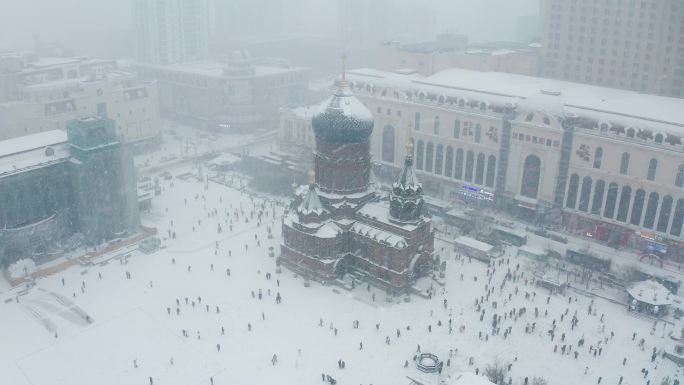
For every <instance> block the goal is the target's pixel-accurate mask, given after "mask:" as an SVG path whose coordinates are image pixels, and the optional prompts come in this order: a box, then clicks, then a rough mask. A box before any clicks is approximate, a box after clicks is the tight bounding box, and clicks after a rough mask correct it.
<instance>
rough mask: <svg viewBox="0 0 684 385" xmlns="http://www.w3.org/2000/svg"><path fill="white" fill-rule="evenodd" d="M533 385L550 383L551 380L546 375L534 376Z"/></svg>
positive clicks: (547, 384)
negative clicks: (547, 379)
mask: <svg viewBox="0 0 684 385" xmlns="http://www.w3.org/2000/svg"><path fill="white" fill-rule="evenodd" d="M532 385H549V382H548V381H546V378H544V377H533V378H532Z"/></svg>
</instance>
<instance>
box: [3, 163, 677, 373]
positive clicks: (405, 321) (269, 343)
mask: <svg viewBox="0 0 684 385" xmlns="http://www.w3.org/2000/svg"><path fill="white" fill-rule="evenodd" d="M184 172H193V173H195V174H197V170H196V169H193V168H191V167H190V166H185V168H183V169H178V170H175V171H174V173H184ZM230 178H231V177H228V178H227V179H228V180H230ZM233 178H241V176H240V175H239V174H236V175H235V176H233ZM161 183H162V189H163V191H162V193H161V195H160V196H158V197H156V198H155V199H154V202H153V205H152V209H151V210H150V211H149V212H147V213H143V225H145V226H149V227H156V228H157V229H158V236H159V238H161V239H162V246H163V247H162V249H161V250H159V251H157V252H156V253H153V254H149V255H148V254H143V253H141V252H139V251H133V252H131V253H130V257H129V258H120V256H118V255H117V253H114V254H113V255H112V257H111V259H107V258H102V259H101V260H102V261H106V262H103V263H100V264H97V265H93V266H79V265H76V266H72V267H71V268H69V269H67V270H65V271H63V272H60V273H57V274H54V275H51V276H49V277H47V278H42V279H39V280H37V281H36V285H35V286H34V287H32V288H31V289H29V290H28V291H24V286H21V287H18V288H14V289H10V288H9V287H5V286H3V287H2V288H0V294H1V296H2V298H3V300H4V303H3V304H1V305H0V308H1V309H2V310H1V311H0V314H1V317H0V326H1V328H2V330H3V333H2V334H1V335H0V373H2V381H1V382H2V383H3V384H11V385H28V384H32V385H62V384H64V385H82V384H94V383H97V384H102V385H115V384H143V385H146V384H150V383H153V384H174V385H175V384H178V385H180V384H187V385H190V384H210V383H211V382H212V381H213V383H214V384H217V385H218V384H274V383H288V384H295V383H297V384H317V383H327V382H325V380H326V375H328V376H330V377H331V378H334V379H335V380H336V381H337V382H338V383H339V384H364V385H366V384H376V385H379V384H402V383H404V384H409V383H410V382H411V380H410V379H409V378H407V377H411V378H420V379H421V381H424V382H425V383H426V384H428V383H434V384H437V383H439V381H440V380H445V382H446V383H449V379H450V377H451V379H453V378H456V376H458V374H459V373H462V372H472V373H474V372H476V371H477V372H479V374H480V375H482V373H483V371H484V369H485V368H486V367H487V366H488V365H492V364H494V363H495V362H498V363H499V364H500V365H502V366H503V367H505V368H506V372H505V375H504V378H505V381H506V383H508V379H509V377H510V378H511V379H512V383H513V384H523V383H524V378H525V377H528V378H529V380H530V383H531V380H532V378H533V377H543V378H545V379H547V380H548V383H549V384H553V385H565V384H567V385H570V384H576V383H583V384H585V383H586V384H592V383H597V381H599V379H601V380H600V381H601V383H606V384H618V381H620V378H621V377H623V381H622V384H646V383H647V381H649V380H650V383H651V384H660V381H661V379H662V378H664V377H667V376H669V377H670V378H675V377H678V378H680V379H681V378H682V377H681V375H682V374H681V369H678V368H677V367H676V366H675V364H674V363H673V362H671V361H669V360H667V359H664V358H662V354H661V353H662V351H663V350H667V349H671V346H672V343H671V341H670V339H669V337H668V334H669V333H670V332H672V331H673V330H674V333H673V334H674V335H678V333H679V329H680V328H681V325H676V326H675V325H672V324H670V323H667V322H658V323H657V324H655V325H654V321H653V319H650V318H646V317H640V316H635V315H633V314H630V313H629V312H628V310H627V308H626V307H625V306H624V305H622V304H618V303H614V302H611V301H608V300H606V299H603V298H600V297H595V298H593V299H592V298H590V297H588V296H587V295H582V294H578V293H577V292H576V291H574V290H572V289H570V290H567V291H566V292H565V295H558V294H552V295H549V292H548V290H546V289H542V288H538V287H536V286H534V285H533V284H532V283H531V278H532V272H531V270H530V261H529V260H528V259H527V258H525V257H516V256H515V255H516V248H514V247H511V248H509V249H507V251H506V254H505V255H504V256H503V257H501V258H500V259H499V260H498V261H500V262H496V263H495V264H494V265H495V266H487V265H486V264H484V263H482V262H480V261H476V260H474V259H473V260H468V258H465V257H463V258H458V255H457V253H455V252H453V251H451V249H450V247H449V246H448V245H447V244H446V243H445V242H443V241H440V240H437V241H436V245H435V250H436V253H437V254H439V255H440V256H441V258H442V259H443V260H446V261H447V269H446V279H445V280H444V282H445V285H444V287H442V286H440V285H439V284H438V283H437V282H436V281H432V280H431V279H429V278H423V279H421V280H420V281H419V282H418V285H417V286H418V287H420V288H423V289H427V288H429V287H431V286H432V287H433V288H434V295H433V296H432V298H426V297H423V296H419V295H411V296H410V301H405V300H404V297H396V298H391V302H390V301H388V300H387V298H388V297H387V295H386V294H385V293H384V292H383V291H381V290H379V289H376V288H374V287H370V288H368V287H367V286H366V285H365V284H359V285H357V286H356V287H355V288H354V289H353V290H345V289H343V288H341V287H338V286H323V285H321V284H319V283H317V282H314V281H312V282H311V283H310V285H305V284H304V283H305V281H304V280H303V279H302V277H297V276H295V274H294V273H292V272H291V271H289V270H287V269H282V272H281V273H277V272H276V263H275V258H274V257H272V256H269V247H273V248H274V250H275V252H276V253H277V250H278V246H279V242H280V229H281V218H282V215H283V213H284V211H285V209H286V207H287V203H286V202H285V201H279V200H276V199H273V198H268V197H263V196H257V195H255V194H252V193H249V192H247V191H239V190H236V189H233V188H231V187H227V186H225V185H223V184H220V183H217V182H215V181H213V180H210V181H208V182H207V181H200V180H198V179H192V178H191V179H188V180H187V181H183V180H179V179H173V180H164V181H162V182H161ZM269 229H270V230H271V232H272V234H273V236H272V237H270V238H269V236H268V234H269ZM174 235H175V236H174ZM439 238H440V237H438V239H439ZM509 269H510V272H511V277H512V278H511V279H508V280H505V277H506V275H507V272H508V271H509ZM128 276H130V278H127V277H128ZM269 278H270V279H269ZM528 279H529V280H528ZM3 285H5V284H3ZM307 286H308V287H307ZM278 295H280V296H281V298H282V300H281V301H280V303H277V302H276V297H277V296H278ZM590 307H591V314H588V313H589V310H588V309H590ZM535 308H536V309H537V314H536V315H535ZM522 309H524V310H522ZM495 314H496V315H498V316H499V317H497V325H496V329H497V331H498V332H493V330H494V329H493V327H492V322H493V317H494V315H495ZM575 314H576V318H577V326H576V327H574V328H573V327H571V322H572V319H573V315H575ZM356 321H358V322H356ZM357 325H358V327H356V326H357ZM533 325H534V326H533ZM554 325H555V327H554ZM552 330H553V332H550V331H552ZM551 334H553V337H552V336H551ZM552 338H553V339H552ZM642 339H643V342H641V341H642ZM580 340H583V342H584V343H583V346H578V342H579V341H580ZM564 345H566V346H565V347H564ZM418 348H420V349H421V352H429V353H433V354H435V355H437V356H438V357H439V359H441V360H443V361H444V363H445V364H444V367H443V371H442V373H441V375H440V374H436V373H435V374H425V373H420V372H419V371H418V370H417V369H416V365H415V363H414V362H413V357H414V355H416V354H417V353H418ZM654 349H655V351H656V353H657V354H655V358H653V356H652V354H653V352H654ZM596 351H598V352H597V353H595V352H596ZM575 352H577V354H575ZM652 358H653V359H652ZM276 359H277V360H276ZM341 361H344V368H340V362H341ZM406 362H408V366H407V367H405V365H406ZM646 371H647V372H646Z"/></svg>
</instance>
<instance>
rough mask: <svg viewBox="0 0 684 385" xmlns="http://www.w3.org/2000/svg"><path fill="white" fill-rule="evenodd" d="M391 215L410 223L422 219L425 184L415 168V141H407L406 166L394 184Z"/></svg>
mask: <svg viewBox="0 0 684 385" xmlns="http://www.w3.org/2000/svg"><path fill="white" fill-rule="evenodd" d="M389 200H390V217H391V219H392V220H393V221H395V222H402V223H409V222H417V221H419V220H420V219H422V214H423V204H424V201H423V186H422V185H421V184H420V182H419V181H418V177H417V176H416V173H415V171H414V169H413V143H412V142H411V141H410V140H409V142H408V143H406V158H405V159H404V167H403V168H402V169H401V173H400V174H399V177H398V178H397V180H396V181H395V182H394V183H393V184H392V193H391V194H390V197H389Z"/></svg>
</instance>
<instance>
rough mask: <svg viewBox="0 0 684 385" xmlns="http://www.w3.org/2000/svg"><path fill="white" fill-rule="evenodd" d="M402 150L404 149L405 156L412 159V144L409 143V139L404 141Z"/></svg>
mask: <svg viewBox="0 0 684 385" xmlns="http://www.w3.org/2000/svg"><path fill="white" fill-rule="evenodd" d="M404 148H405V149H406V156H407V157H409V158H412V157H413V142H412V141H411V138H409V139H408V140H407V141H406V144H405V145H404Z"/></svg>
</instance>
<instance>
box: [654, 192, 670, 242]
mask: <svg viewBox="0 0 684 385" xmlns="http://www.w3.org/2000/svg"><path fill="white" fill-rule="evenodd" d="M670 211H672V197H671V196H669V195H665V196H664V197H663V202H662V203H661V204H660V215H659V216H658V228H657V229H656V230H657V231H660V232H661V233H666V232H667V225H668V224H669V223H670Z"/></svg>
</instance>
